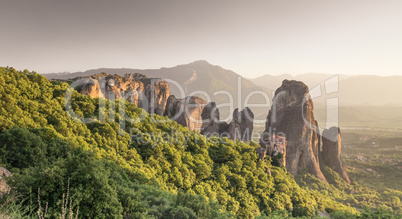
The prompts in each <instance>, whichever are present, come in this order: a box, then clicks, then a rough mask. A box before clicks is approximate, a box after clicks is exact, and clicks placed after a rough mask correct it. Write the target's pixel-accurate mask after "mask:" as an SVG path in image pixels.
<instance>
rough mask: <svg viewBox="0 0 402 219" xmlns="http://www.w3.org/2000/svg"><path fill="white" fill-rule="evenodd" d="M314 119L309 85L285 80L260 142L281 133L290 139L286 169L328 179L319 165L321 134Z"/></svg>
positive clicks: (277, 92)
mask: <svg viewBox="0 0 402 219" xmlns="http://www.w3.org/2000/svg"><path fill="white" fill-rule="evenodd" d="M316 125H317V122H316V120H315V118H314V107H313V102H312V100H311V98H310V95H309V89H308V87H307V86H306V85H305V84H304V83H302V82H300V81H293V80H292V81H289V80H284V81H283V82H282V86H281V87H279V88H278V89H277V90H276V92H275V97H274V100H273V105H272V108H271V110H270V111H269V113H268V117H267V119H266V124H265V131H264V133H263V134H262V137H261V139H260V145H261V146H264V147H265V146H266V144H267V142H266V140H264V139H267V136H272V135H277V134H280V135H282V136H284V137H285V138H286V141H287V145H286V160H285V164H286V169H287V170H288V172H290V173H291V174H292V175H293V176H297V175H298V172H299V171H300V170H303V169H306V170H308V172H309V173H311V174H313V175H314V176H316V177H317V178H318V179H320V180H323V181H326V179H325V177H324V175H323V174H322V172H321V170H320V165H319V158H318V152H319V133H318V132H317V130H318V129H317V126H316Z"/></svg>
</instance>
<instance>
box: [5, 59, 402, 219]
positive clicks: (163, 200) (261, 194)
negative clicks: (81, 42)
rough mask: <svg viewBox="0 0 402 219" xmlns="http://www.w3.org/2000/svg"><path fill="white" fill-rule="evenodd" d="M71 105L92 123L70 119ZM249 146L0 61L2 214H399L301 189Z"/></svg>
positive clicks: (310, 180) (328, 188)
mask: <svg viewBox="0 0 402 219" xmlns="http://www.w3.org/2000/svg"><path fill="white" fill-rule="evenodd" d="M68 93H71V105H69V104H66V94H68ZM67 96H68V95H67ZM69 107H71V109H72V110H73V111H74V112H75V114H76V115H77V116H79V117H82V118H92V121H91V122H87V123H83V122H82V121H81V120H80V119H79V118H74V117H71V116H70V115H69V113H68V112H67V111H68V109H69ZM122 124H124V125H122ZM133 136H142V139H141V141H137V140H138V139H136V138H134V137H133ZM257 146H258V145H257V144H256V143H254V142H251V143H249V144H247V143H244V142H241V141H237V142H233V141H231V140H228V139H226V138H223V139H220V138H211V139H207V138H205V136H203V135H201V134H199V133H197V132H189V131H188V129H187V128H185V127H182V126H181V125H179V124H177V123H176V122H174V121H170V120H169V119H168V118H166V117H160V116H156V115H150V114H147V113H146V112H145V111H144V110H142V109H141V108H137V107H136V106H135V105H134V104H130V103H127V102H121V100H119V101H116V102H109V101H107V100H102V101H99V99H97V98H96V99H93V98H91V97H89V96H85V95H81V94H79V93H78V92H77V91H76V90H71V88H69V84H68V83H65V82H60V81H49V80H47V79H46V78H45V77H43V76H41V75H39V74H36V73H35V72H29V71H28V70H25V71H16V70H15V69H13V68H9V67H7V68H0V166H2V167H5V168H7V169H8V170H10V171H11V172H12V174H13V177H10V178H8V179H7V183H8V184H9V185H10V186H11V190H10V193H9V194H6V195H3V196H2V197H1V199H0V212H1V213H0V216H2V215H1V214H4V215H9V216H13V217H15V218H31V217H35V218H37V217H38V216H39V217H40V218H43V217H44V215H42V213H43V214H44V212H47V215H46V217H48V218H56V217H60V215H62V214H63V212H65V211H66V210H65V209H67V211H72V212H74V217H75V216H76V215H77V212H78V218H268V217H270V218H284V217H286V218H292V217H306V218H310V217H319V216H317V215H318V213H319V212H327V213H331V215H332V217H333V218H398V216H397V215H395V214H394V213H392V211H391V210H389V209H384V208H378V209H374V210H373V209H370V208H368V207H367V208H362V209H359V210H360V211H357V210H356V209H355V208H354V207H355V206H350V205H344V204H342V203H341V202H338V200H334V199H332V198H330V197H328V191H332V190H333V191H336V190H335V189H336V185H335V186H333V185H330V184H326V183H324V185H322V184H323V182H318V181H316V179H315V178H314V177H312V176H308V175H304V176H305V178H303V179H298V181H299V184H301V185H302V187H300V186H299V185H298V184H297V183H296V181H295V179H294V178H293V176H292V175H291V174H289V173H288V172H287V171H286V169H285V168H284V167H283V166H282V167H278V166H273V165H272V163H271V160H270V159H269V158H268V159H265V160H261V159H258V156H257V154H256V152H255V147H257ZM267 169H269V170H270V173H268V172H267ZM327 172H328V173H327V174H329V175H330V176H334V177H335V179H336V180H339V179H337V178H336V176H337V175H336V173H333V172H331V171H330V170H328V171H327ZM329 178H330V177H329ZM303 183H304V184H303ZM311 185H315V186H316V187H317V188H315V189H316V190H314V188H312V186H311ZM331 186H332V187H331ZM337 186H346V185H343V184H341V183H338V184H337ZM321 187H325V190H326V191H327V193H325V192H318V190H320V189H322V188H321ZM395 201H397V200H395ZM398 204H399V203H398ZM63 209H64V211H63ZM38 214H39V215H38Z"/></svg>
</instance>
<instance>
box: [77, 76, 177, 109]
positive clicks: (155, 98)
mask: <svg viewBox="0 0 402 219" xmlns="http://www.w3.org/2000/svg"><path fill="white" fill-rule="evenodd" d="M74 80H80V82H81V88H80V93H81V94H85V95H89V96H91V97H93V98H96V97H102V98H106V99H108V100H114V99H123V98H124V99H126V100H128V101H129V102H131V103H135V104H136V105H137V106H138V107H140V108H143V109H144V110H145V111H147V112H148V113H151V114H153V113H155V114H158V115H163V113H164V111H165V106H166V102H167V99H168V97H169V96H170V91H169V83H168V82H166V81H164V80H162V79H157V78H147V77H146V76H144V75H142V74H138V73H135V74H126V75H125V76H124V77H121V76H118V75H109V74H106V73H101V74H97V75H93V76H90V77H84V78H75V79H74Z"/></svg>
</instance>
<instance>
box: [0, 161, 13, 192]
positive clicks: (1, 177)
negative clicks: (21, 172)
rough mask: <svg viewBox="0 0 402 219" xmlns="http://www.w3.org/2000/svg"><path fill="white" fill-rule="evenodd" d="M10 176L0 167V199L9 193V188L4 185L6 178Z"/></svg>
mask: <svg viewBox="0 0 402 219" xmlns="http://www.w3.org/2000/svg"><path fill="white" fill-rule="evenodd" d="M10 176H12V174H11V173H10V171H8V170H7V169H6V168H4V167H0V197H1V196H2V195H3V194H5V193H8V192H9V191H10V187H9V186H8V185H7V183H6V179H5V178H6V177H10Z"/></svg>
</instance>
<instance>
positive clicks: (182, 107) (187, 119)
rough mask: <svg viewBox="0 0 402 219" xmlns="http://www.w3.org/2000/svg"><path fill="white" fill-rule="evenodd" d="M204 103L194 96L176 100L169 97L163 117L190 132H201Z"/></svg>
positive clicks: (172, 96) (173, 97)
mask: <svg viewBox="0 0 402 219" xmlns="http://www.w3.org/2000/svg"><path fill="white" fill-rule="evenodd" d="M206 103H207V102H206V101H205V100H203V99H201V98H199V97H195V96H189V97H186V98H184V99H176V97H175V96H174V95H171V96H170V97H169V98H168V100H167V103H166V107H165V112H164V115H165V116H168V117H169V118H170V119H172V120H174V121H176V122H177V123H179V124H181V125H183V126H185V127H187V128H188V129H189V130H190V131H193V130H201V127H202V125H203V124H202V115H201V114H202V112H203V109H204V107H205V105H206Z"/></svg>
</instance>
